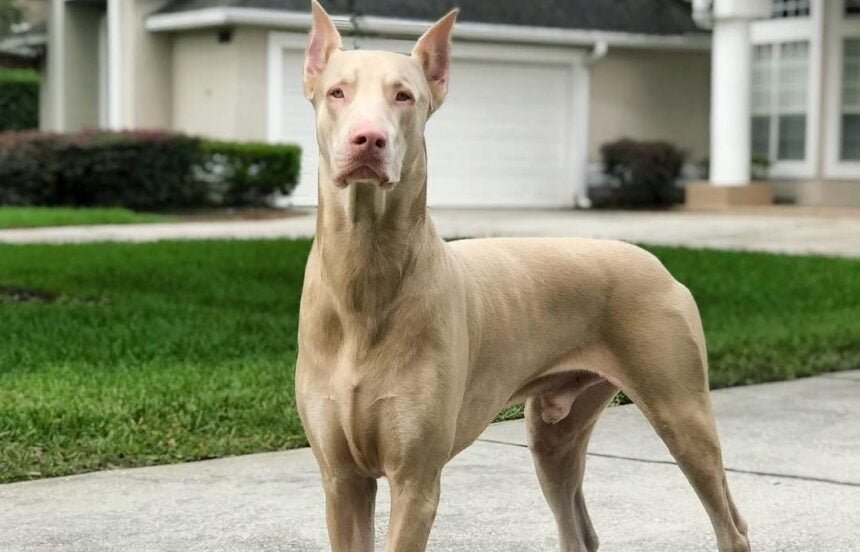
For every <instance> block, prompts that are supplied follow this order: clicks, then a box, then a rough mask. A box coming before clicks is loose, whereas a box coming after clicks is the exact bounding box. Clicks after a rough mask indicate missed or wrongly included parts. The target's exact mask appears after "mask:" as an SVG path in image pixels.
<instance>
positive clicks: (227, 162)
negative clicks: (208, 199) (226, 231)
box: [202, 141, 301, 206]
mask: <svg viewBox="0 0 860 552" xmlns="http://www.w3.org/2000/svg"><path fill="white" fill-rule="evenodd" d="M203 153H204V155H205V161H204V163H203V166H202V172H203V174H202V177H203V179H204V180H206V181H207V182H209V183H210V190H211V191H212V192H213V193H214V194H217V195H218V197H217V199H216V202H218V203H221V204H225V205H233V206H240V205H250V206H260V205H266V204H268V202H269V200H270V198H271V197H272V196H273V195H275V194H280V195H287V194H289V193H290V192H292V191H293V188H294V187H295V185H296V183H297V182H298V178H299V160H300V158H301V149H300V148H299V147H298V146H291V145H273V144H262V143H253V142H252V143H244V144H241V143H235V142H218V141H209V142H204V143H203Z"/></svg>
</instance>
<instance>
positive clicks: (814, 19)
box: [751, 0, 829, 179]
mask: <svg viewBox="0 0 860 552" xmlns="http://www.w3.org/2000/svg"><path fill="white" fill-rule="evenodd" d="M827 1H829V0H812V2H811V5H810V9H811V10H812V12H811V15H810V16H809V17H789V18H784V19H767V20H763V21H755V22H753V24H752V29H751V37H752V38H751V41H752V44H753V46H756V45H759V44H776V45H777V46H776V47H779V43H782V42H798V41H806V42H808V43H809V58H808V59H809V62H808V64H809V66H808V74H807V82H806V144H805V148H806V159H804V160H803V161H780V160H778V159H777V160H775V161H774V162H773V164H772V165H771V166H770V169H769V170H768V176H769V177H770V178H772V179H779V178H787V179H800V178H815V176H816V172H817V170H816V169H817V167H818V162H819V150H820V144H821V139H820V136H819V134H820V133H819V132H818V128H819V124H820V121H821V95H822V92H823V90H822V83H821V79H820V78H818V75H820V74H821V69H822V47H823V40H822V33H821V32H818V30H819V29H821V25H822V22H823V17H824V10H823V5H822V4H823V3H824V2H827ZM776 92H777V91H775V93H776ZM771 116H773V114H771ZM771 140H775V141H777V143H778V141H779V136H771Z"/></svg>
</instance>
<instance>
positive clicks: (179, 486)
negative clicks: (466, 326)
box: [0, 371, 860, 552]
mask: <svg viewBox="0 0 860 552" xmlns="http://www.w3.org/2000/svg"><path fill="white" fill-rule="evenodd" d="M858 392H860V371H854V372H842V373H837V374H830V375H825V376H820V377H816V378H810V379H804V380H798V381H793V382H786V383H775V384H767V385H757V386H749V387H741V388H735V389H730V390H724V391H716V392H715V393H714V402H715V407H716V410H717V415H718V421H719V425H720V431H721V435H722V440H723V445H724V449H725V458H726V465H727V466H728V468H729V481H730V483H731V486H732V490H733V492H734V495H735V498H736V499H737V502H738V504H739V506H740V508H741V510H742V512H743V513H744V515H745V516H746V518H747V520H748V521H749V523H750V527H751V539H752V544H753V550H754V551H756V552H765V551H773V552H777V551H778V552H810V551H827V552H853V551H856V550H857V542H858V533H857V520H858V519H860V424H858V423H857V420H858V419H860V403H858V401H857V399H856V397H857V394H858ZM524 440H525V434H524V428H523V424H522V422H520V421H517V422H507V423H502V424H495V425H493V426H491V427H490V428H489V429H488V430H487V431H486V433H485V434H484V435H483V437H482V439H481V440H480V441H479V442H478V443H476V444H474V445H473V446H472V447H470V448H469V449H467V450H466V451H465V452H464V453H462V454H461V455H460V456H458V457H457V458H456V459H455V460H454V461H453V462H452V463H451V464H450V465H449V466H448V467H447V468H446V471H445V476H444V484H443V491H442V504H441V506H440V509H439V515H438V521H437V524H436V526H435V527H434V530H433V534H432V537H431V544H430V548H429V549H430V550H434V551H450V552H454V551H456V552H464V551H465V552H468V551H493V552H522V551H555V550H557V548H556V536H555V528H554V524H553V522H552V516H551V514H550V512H549V510H548V508H547V506H546V505H545V503H544V501H543V499H542V497H541V494H540V491H539V488H538V483H537V479H536V477H535V475H534V473H533V470H532V466H531V459H530V456H529V452H528V450H527V449H526V448H524V446H523V445H524V442H525V441H524ZM590 451H591V457H590V459H589V465H588V469H587V476H586V482H585V491H586V496H587V499H588V502H589V505H590V509H591V513H592V517H593V518H594V523H595V526H596V528H597V531H598V533H599V534H600V537H601V541H602V543H603V544H602V546H601V552H613V551H614V552H654V551H657V550H661V551H662V550H666V551H673V552H674V551H694V550H695V551H699V550H703V551H704V550H715V544H714V539H713V537H712V535H711V530H710V526H709V524H708V521H707V517H706V515H705V512H704V510H703V509H702V507H701V506H700V505H699V503H698V501H697V499H696V497H695V495H694V494H693V491H692V490H691V489H690V487H689V486H688V485H687V483H686V480H685V479H684V478H683V476H682V475H681V473H680V471H679V470H678V468H677V467H676V466H675V465H673V464H672V463H671V458H670V457H669V456H668V454H667V453H666V451H665V449H664V447H663V445H662V444H661V443H660V442H659V440H658V439H657V437H656V436H655V435H654V433H653V431H652V430H651V429H650V427H648V425H647V424H646V423H645V422H644V419H643V418H642V416H641V415H640V414H639V412H638V411H637V410H636V409H635V407H631V406H625V407H619V408H613V409H610V410H609V411H607V412H606V414H605V415H604V417H603V419H602V420H601V422H600V423H599V424H598V426H597V430H596V432H595V435H594V438H593V440H592V444H591V447H590ZM387 512H388V497H387V487H386V486H385V485H384V483H383V484H382V485H381V486H380V504H379V508H378V514H377V519H378V524H377V526H378V527H377V529H378V536H379V539H381V538H382V535H383V531H384V530H385V527H386V525H387ZM323 517H324V514H323V497H322V492H321V489H320V485H319V478H318V476H317V471H316V467H315V465H314V462H313V459H312V456H311V454H310V451H309V450H307V449H304V450H296V451H290V452H281V453H271V454H258V455H250V456H244V457H236V458H228V459H223V460H212V461H208V462H198V463H191V464H181V465H174V466H162V467H153V468H141V469H133V470H117V471H109V472H99V473H93V474H88V475H81V476H74V477H64V478H57V479H48V480H41V481H35V482H29V483H16V484H10V485H0V550H3V551H4V552H23V551H27V552H49V551H50V552H54V551H81V552H83V551H86V552H99V551H138V550H140V551H143V550H145V551H147V552H157V551H179V550H182V551H188V552H191V551H230V552H233V551H291V552H300V551H302V552H303V551H318V550H328V547H327V544H326V538H325V529H324V523H323ZM380 545H381V541H380Z"/></svg>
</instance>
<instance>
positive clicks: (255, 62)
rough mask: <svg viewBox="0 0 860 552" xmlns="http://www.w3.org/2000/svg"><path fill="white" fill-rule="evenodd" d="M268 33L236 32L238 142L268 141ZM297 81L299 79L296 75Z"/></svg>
mask: <svg viewBox="0 0 860 552" xmlns="http://www.w3.org/2000/svg"><path fill="white" fill-rule="evenodd" d="M268 36H269V34H268V32H267V31H266V30H264V29H253V28H241V29H237V31H236V33H235V35H234V37H233V40H234V41H236V46H237V56H238V67H237V74H238V82H237V83H236V85H237V90H236V102H237V105H236V126H235V139H237V140H254V141H262V140H265V138H266V98H267V94H266V89H267V78H266V70H267V60H266V55H267V51H268V50H267V43H268ZM296 78H298V76H296Z"/></svg>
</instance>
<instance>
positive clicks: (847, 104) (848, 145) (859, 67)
mask: <svg viewBox="0 0 860 552" xmlns="http://www.w3.org/2000/svg"><path fill="white" fill-rule="evenodd" d="M842 54H843V55H842V140H841V148H840V150H841V151H840V157H841V158H842V159H844V160H846V161H860V39H857V38H852V39H850V40H846V41H845V43H844V44H843V50H842Z"/></svg>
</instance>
